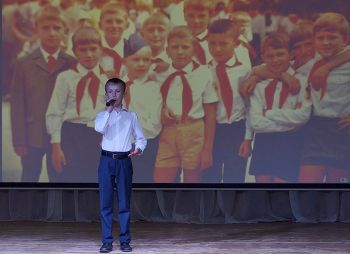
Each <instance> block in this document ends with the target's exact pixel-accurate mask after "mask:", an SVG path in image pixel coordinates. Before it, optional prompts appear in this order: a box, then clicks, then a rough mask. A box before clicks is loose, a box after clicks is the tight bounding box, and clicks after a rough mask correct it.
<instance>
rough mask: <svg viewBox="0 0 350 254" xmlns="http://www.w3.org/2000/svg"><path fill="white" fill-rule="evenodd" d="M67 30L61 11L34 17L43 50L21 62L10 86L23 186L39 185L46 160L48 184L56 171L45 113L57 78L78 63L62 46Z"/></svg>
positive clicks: (49, 8)
mask: <svg viewBox="0 0 350 254" xmlns="http://www.w3.org/2000/svg"><path fill="white" fill-rule="evenodd" d="M65 30H66V26H65V23H64V20H63V18H62V16H61V13H60V11H59V9H57V8H55V7H52V6H46V7H44V8H43V9H41V10H39V12H38V13H37V14H36V16H35V32H36V34H37V36H38V38H39V41H40V47H39V48H38V49H37V50H35V51H33V52H32V53H31V54H29V55H27V56H25V57H23V58H20V59H18V61H17V62H16V65H15V72H14V76H13V83H12V86H11V89H12V90H11V95H12V96H11V101H10V103H11V127H12V141H13V146H14V150H15V152H16V154H17V155H18V156H20V157H21V163H22V169H23V171H22V176H21V181H22V182H38V180H39V177H40V173H41V168H42V160H43V156H44V155H46V156H47V160H46V162H47V163H46V166H47V171H48V177H49V181H53V175H54V174H55V171H54V169H53V167H52V163H51V160H50V157H51V155H50V154H51V149H50V139H49V136H48V135H47V132H46V128H45V112H46V110H47V106H48V103H49V101H50V98H51V94H52V91H53V88H54V84H55V80H56V76H57V74H59V73H60V72H62V71H64V70H66V69H68V68H69V67H70V66H71V65H72V64H73V63H75V62H76V61H75V59H74V58H72V57H71V56H69V55H67V54H65V53H64V52H63V51H62V50H61V48H60V46H61V42H62V40H63V39H64V36H65Z"/></svg>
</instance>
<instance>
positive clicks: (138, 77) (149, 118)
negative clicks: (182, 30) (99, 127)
mask: <svg viewBox="0 0 350 254" xmlns="http://www.w3.org/2000/svg"><path fill="white" fill-rule="evenodd" d="M151 58H152V53H151V48H150V47H149V46H148V45H147V44H146V42H145V41H144V40H143V39H142V37H141V36H139V35H137V34H133V35H131V36H130V38H129V39H128V40H127V41H126V42H125V44H124V61H123V63H124V65H125V67H126V70H127V73H128V74H127V76H125V77H124V78H123V80H124V81H125V83H126V91H127V92H126V95H125V98H124V102H125V107H126V108H127V109H129V110H132V111H135V112H137V114H138V116H139V120H140V123H141V126H142V130H143V132H144V134H145V136H146V138H147V150H146V151H145V152H144V153H143V154H142V156H137V157H134V158H133V160H132V163H133V166H134V176H133V179H134V182H138V183H149V182H153V171H154V164H155V159H156V155H157V150H158V135H159V133H160V131H161V129H162V125H161V123H160V113H161V109H162V105H163V101H162V96H161V94H160V83H159V82H156V81H154V80H151V79H150V78H149V77H148V74H149V70H150V63H151Z"/></svg>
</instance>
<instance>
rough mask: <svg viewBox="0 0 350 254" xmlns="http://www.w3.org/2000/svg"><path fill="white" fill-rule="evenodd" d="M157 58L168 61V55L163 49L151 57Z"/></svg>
mask: <svg viewBox="0 0 350 254" xmlns="http://www.w3.org/2000/svg"><path fill="white" fill-rule="evenodd" d="M157 58H159V59H161V60H163V61H164V62H169V57H168V55H167V53H166V52H165V50H163V51H162V52H160V53H159V54H158V55H157V56H155V57H152V59H157Z"/></svg>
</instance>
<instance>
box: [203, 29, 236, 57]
mask: <svg viewBox="0 0 350 254" xmlns="http://www.w3.org/2000/svg"><path fill="white" fill-rule="evenodd" d="M208 46H209V52H210V54H211V55H212V56H213V58H214V59H215V61H217V62H226V61H227V60H228V59H230V58H231V57H232V56H233V55H234V50H235V47H236V43H235V41H234V39H233V38H232V34H231V33H229V32H226V33H219V34H214V33H210V34H209V35H208Z"/></svg>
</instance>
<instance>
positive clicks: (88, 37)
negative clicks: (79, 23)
mask: <svg viewBox="0 0 350 254" xmlns="http://www.w3.org/2000/svg"><path fill="white" fill-rule="evenodd" d="M90 43H96V44H99V45H102V44H101V35H100V33H99V32H98V31H97V29H96V28H94V27H80V28H78V29H77V30H76V31H75V32H74V34H73V37H72V44H73V49H75V48H76V47H77V46H79V45H86V44H90Z"/></svg>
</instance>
